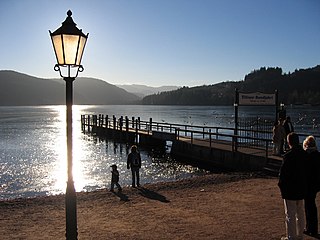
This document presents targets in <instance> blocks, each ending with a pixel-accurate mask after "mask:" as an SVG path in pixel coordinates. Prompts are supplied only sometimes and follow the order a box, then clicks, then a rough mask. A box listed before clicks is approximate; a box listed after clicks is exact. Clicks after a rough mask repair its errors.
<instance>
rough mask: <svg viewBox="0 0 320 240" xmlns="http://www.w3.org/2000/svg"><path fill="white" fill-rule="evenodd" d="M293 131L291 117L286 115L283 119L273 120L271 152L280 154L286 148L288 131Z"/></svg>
mask: <svg viewBox="0 0 320 240" xmlns="http://www.w3.org/2000/svg"><path fill="white" fill-rule="evenodd" d="M291 132H294V128H293V124H292V122H291V118H290V117H289V116H287V117H286V118H285V119H281V118H280V119H279V120H277V121H275V123H274V126H273V128H272V142H273V154H274V155H278V156H280V155H282V154H283V153H284V150H286V149H288V143H287V139H286V137H287V136H288V134H289V133H291Z"/></svg>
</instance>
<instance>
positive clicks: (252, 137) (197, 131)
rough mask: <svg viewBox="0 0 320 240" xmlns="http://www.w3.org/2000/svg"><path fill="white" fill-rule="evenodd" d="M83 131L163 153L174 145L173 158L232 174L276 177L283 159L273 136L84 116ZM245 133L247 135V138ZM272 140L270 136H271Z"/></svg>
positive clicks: (82, 119) (136, 119) (126, 118)
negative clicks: (261, 173) (274, 149)
mask: <svg viewBox="0 0 320 240" xmlns="http://www.w3.org/2000/svg"><path fill="white" fill-rule="evenodd" d="M81 127H82V131H84V132H90V133H93V134H96V135H98V136H100V137H105V138H108V139H115V140H120V141H125V142H128V143H137V144H139V145H142V146H146V147H150V148H153V149H157V150H159V151H162V150H164V149H165V147H166V143H167V142H168V141H170V142H172V147H171V155H172V156H173V157H174V158H175V159H177V160H181V161H188V162H190V163H191V164H194V165H203V166H207V167H210V168H219V169H226V170H232V171H265V172H267V173H269V174H272V175H277V174H278V171H279V168H280V165H281V162H282V159H281V158H280V157H278V156H274V155H272V141H271V137H270V138H266V137H265V138H263V137H261V136H268V134H271V132H270V133H266V132H263V133H262V132H259V131H254V130H251V131H248V130H244V129H238V132H240V133H242V134H241V135H235V134H234V128H223V127H208V126H193V125H184V124H174V123H164V122H161V123H160V122H154V121H152V119H151V118H150V119H149V121H141V119H140V118H134V117H132V118H131V119H129V118H128V117H125V118H123V117H120V118H119V119H117V118H116V117H115V116H112V117H111V118H109V116H108V115H106V116H104V115H102V114H100V115H82V116H81ZM244 131H245V132H246V133H245V134H244ZM270 136H271V135H270Z"/></svg>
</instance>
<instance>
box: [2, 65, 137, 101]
mask: <svg viewBox="0 0 320 240" xmlns="http://www.w3.org/2000/svg"><path fill="white" fill-rule="evenodd" d="M73 90H74V104H132V103H137V102H138V101H139V100H140V98H139V97H138V96H136V95H134V94H132V93H128V92H127V91H125V90H124V89H122V88H118V87H116V86H115V85H112V84H109V83H107V82H105V81H102V80H99V79H94V78H83V77H78V78H77V80H76V81H75V82H74V88H73ZM56 104H65V82H64V81H63V80H62V79H42V78H36V77H33V76H29V75H26V74H22V73H18V72H15V71H7V70H0V106H15V105H18V106H19V105H21V106H26V105H30V106H33V105H56Z"/></svg>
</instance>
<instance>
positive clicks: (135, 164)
mask: <svg viewBox="0 0 320 240" xmlns="http://www.w3.org/2000/svg"><path fill="white" fill-rule="evenodd" d="M127 168H128V169H130V168H131V173H132V187H136V183H137V186H138V187H140V176H139V169H140V168H141V156H140V153H139V152H138V150H137V146H136V145H133V146H132V147H131V152H130V153H129V155H128V159H127ZM136 180H137V181H136Z"/></svg>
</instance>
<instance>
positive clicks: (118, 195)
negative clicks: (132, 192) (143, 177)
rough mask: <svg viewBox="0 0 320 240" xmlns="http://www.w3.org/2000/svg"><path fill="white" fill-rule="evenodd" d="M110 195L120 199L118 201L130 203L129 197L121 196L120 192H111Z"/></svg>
mask: <svg viewBox="0 0 320 240" xmlns="http://www.w3.org/2000/svg"><path fill="white" fill-rule="evenodd" d="M112 193H113V194H114V195H116V196H117V197H118V198H119V199H120V201H124V202H129V201H130V200H129V197H128V196H127V195H125V194H123V193H122V191H117V192H116V191H113V192H112Z"/></svg>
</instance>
